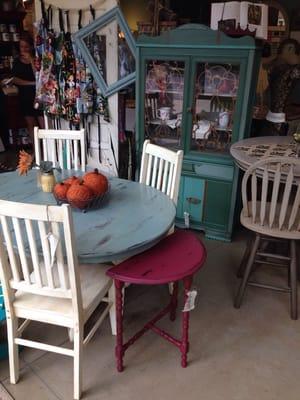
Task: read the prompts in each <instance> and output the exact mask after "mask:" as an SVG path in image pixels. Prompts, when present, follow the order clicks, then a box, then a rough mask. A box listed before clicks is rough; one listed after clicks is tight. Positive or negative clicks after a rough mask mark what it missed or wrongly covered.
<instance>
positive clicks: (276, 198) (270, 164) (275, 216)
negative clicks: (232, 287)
mask: <svg viewBox="0 0 300 400" xmlns="http://www.w3.org/2000/svg"><path fill="white" fill-rule="evenodd" d="M295 168H297V169H299V168H300V160H298V159H292V158H288V157H276V158H275V157H271V158H267V159H263V160H260V161H258V162H256V163H254V164H253V165H252V166H251V167H249V168H248V170H247V171H246V173H245V175H244V177H243V181H242V199H243V210H242V212H241V217H240V220H241V224H242V225H244V226H245V227H246V228H248V229H250V230H251V231H253V232H255V234H256V238H255V240H254V241H252V242H250V246H249V247H248V248H247V250H246V252H245V255H244V257H243V262H242V264H241V266H240V271H243V275H242V281H241V284H240V287H239V290H238V293H237V296H236V298H235V307H236V308H239V307H240V306H241V303H242V299H243V296H244V293H245V289H246V286H247V285H252V286H258V287H261V288H267V289H273V290H279V291H284V292H288V293H290V302H291V318H292V319H297V266H296V242H295V241H296V240H300V209H299V206H300V184H299V177H298V179H297V177H295V173H294V172H295ZM259 179H260V180H261V182H259ZM249 189H251V190H249ZM282 239H283V240H285V241H288V242H289V248H290V251H289V255H288V256H286V255H279V254H274V253H272V252H271V253H268V252H267V247H266V244H268V243H266V242H265V241H267V242H269V241H276V242H277V241H279V242H282ZM251 244H252V248H251ZM260 245H261V246H260ZM278 247H279V246H278ZM279 249H281V250H282V244H281V245H280V247H279ZM255 263H256V264H271V265H275V266H286V267H288V269H289V277H288V285H287V287H277V286H272V285H267V284H262V283H258V282H253V281H250V280H249V278H250V275H251V272H252V270H253V266H254V264H255Z"/></svg>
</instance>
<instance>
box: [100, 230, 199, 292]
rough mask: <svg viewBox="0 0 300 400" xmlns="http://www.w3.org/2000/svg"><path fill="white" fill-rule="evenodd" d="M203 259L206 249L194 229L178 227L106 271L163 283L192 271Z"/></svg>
mask: <svg viewBox="0 0 300 400" xmlns="http://www.w3.org/2000/svg"><path fill="white" fill-rule="evenodd" d="M205 259H206V250H205V247H204V246H203V244H202V243H201V241H200V240H199V239H198V238H197V237H196V236H195V235H194V234H193V233H191V232H188V231H183V230H180V231H176V232H175V233H173V234H172V235H169V236H167V237H166V238H164V239H163V240H161V241H160V242H159V243H158V244H157V245H155V246H154V247H153V248H151V249H149V250H146V251H145V252H143V253H141V254H138V255H136V256H134V257H132V258H130V259H128V260H126V261H124V262H122V263H121V264H119V265H117V266H115V267H113V268H111V269H109V270H108V271H107V275H109V276H110V277H112V278H113V279H117V280H120V281H122V282H128V283H137V284H145V285H153V284H164V283H169V282H176V281H178V280H181V279H183V278H184V277H186V276H189V275H193V274H194V273H195V272H196V271H197V270H198V269H200V268H201V267H202V266H203V263H204V261H205Z"/></svg>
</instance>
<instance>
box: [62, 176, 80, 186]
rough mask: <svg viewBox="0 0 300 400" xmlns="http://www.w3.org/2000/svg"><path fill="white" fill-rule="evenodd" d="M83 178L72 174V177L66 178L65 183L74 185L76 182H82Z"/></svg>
mask: <svg viewBox="0 0 300 400" xmlns="http://www.w3.org/2000/svg"><path fill="white" fill-rule="evenodd" d="M80 182H81V179H80V178H79V177H78V176H75V175H73V176H70V178H67V179H65V180H64V183H66V184H68V185H74V184H75V183H76V184H77V183H80Z"/></svg>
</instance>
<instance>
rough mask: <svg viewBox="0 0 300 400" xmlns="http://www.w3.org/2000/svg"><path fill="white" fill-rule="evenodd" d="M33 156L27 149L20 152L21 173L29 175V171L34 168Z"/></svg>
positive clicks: (19, 169) (19, 167) (19, 165)
mask: <svg viewBox="0 0 300 400" xmlns="http://www.w3.org/2000/svg"><path fill="white" fill-rule="evenodd" d="M32 163H33V156H32V155H31V154H29V153H27V152H26V151H25V150H21V151H20V152H19V164H18V171H19V175H27V172H28V171H29V170H30V169H31V168H32Z"/></svg>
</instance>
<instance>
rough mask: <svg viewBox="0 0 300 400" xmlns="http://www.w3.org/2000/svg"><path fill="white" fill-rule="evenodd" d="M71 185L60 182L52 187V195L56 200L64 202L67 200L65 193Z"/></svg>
mask: <svg viewBox="0 0 300 400" xmlns="http://www.w3.org/2000/svg"><path fill="white" fill-rule="evenodd" d="M70 186H71V185H69V184H68V183H64V182H60V183H57V184H56V185H55V186H54V189H53V193H54V195H55V197H56V198H58V200H61V201H65V200H67V192H68V190H69V188H70Z"/></svg>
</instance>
